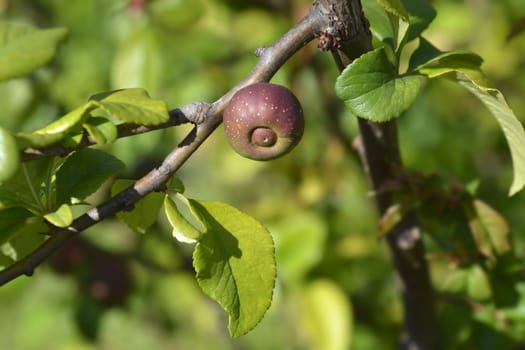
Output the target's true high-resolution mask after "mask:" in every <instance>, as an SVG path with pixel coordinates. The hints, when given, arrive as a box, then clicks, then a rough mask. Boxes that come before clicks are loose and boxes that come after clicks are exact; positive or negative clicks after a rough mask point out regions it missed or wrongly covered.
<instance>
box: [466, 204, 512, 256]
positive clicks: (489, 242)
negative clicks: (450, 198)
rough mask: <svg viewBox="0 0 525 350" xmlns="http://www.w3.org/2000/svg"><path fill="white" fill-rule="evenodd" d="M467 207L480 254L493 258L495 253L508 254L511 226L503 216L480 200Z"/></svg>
mask: <svg viewBox="0 0 525 350" xmlns="http://www.w3.org/2000/svg"><path fill="white" fill-rule="evenodd" d="M465 205H468V207H466V208H465V212H466V214H467V217H468V220H469V227H470V230H471V232H472V236H473V237H474V241H475V242H476V246H477V247H478V249H479V250H480V252H481V253H483V254H484V255H485V256H488V257H493V252H495V253H496V254H498V255H501V254H504V253H506V252H508V251H509V250H510V243H509V225H508V224H507V222H506V221H505V219H504V218H503V217H502V216H501V214H500V213H498V212H497V211H496V210H494V209H493V208H491V207H490V206H489V205H488V204H487V203H485V202H483V201H481V200H479V199H474V200H473V201H472V203H468V204H465Z"/></svg>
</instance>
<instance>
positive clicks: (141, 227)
mask: <svg viewBox="0 0 525 350" xmlns="http://www.w3.org/2000/svg"><path fill="white" fill-rule="evenodd" d="M133 183H134V181H132V180H122V179H119V180H116V181H115V183H114V184H113V186H112V187H111V195H112V196H114V195H116V194H117V193H119V192H120V191H122V190H124V189H126V188H128V187H129V186H131V185H133ZM163 198H164V195H163V194H162V193H158V192H152V193H149V194H147V195H146V196H144V197H143V198H141V199H140V200H139V201H137V202H136V203H135V206H134V207H133V210H131V211H129V212H124V211H120V212H118V213H117V217H118V218H119V219H120V220H122V221H123V222H124V223H125V224H126V225H128V227H129V228H130V229H132V230H133V231H135V232H136V233H139V234H144V233H146V232H147V230H148V229H149V228H150V227H151V225H153V224H154V223H155V221H157V217H158V216H159V211H160V207H161V206H162V200H163Z"/></svg>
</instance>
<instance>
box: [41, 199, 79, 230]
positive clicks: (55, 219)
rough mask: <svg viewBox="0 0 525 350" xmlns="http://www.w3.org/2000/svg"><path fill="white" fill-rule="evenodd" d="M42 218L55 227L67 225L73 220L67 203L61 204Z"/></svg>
mask: <svg viewBox="0 0 525 350" xmlns="http://www.w3.org/2000/svg"><path fill="white" fill-rule="evenodd" d="M44 218H45V219H46V220H47V221H49V222H50V223H51V224H53V225H55V226H57V227H68V226H69V225H71V223H72V222H73V212H72V211H71V207H70V206H69V205H67V204H62V205H61V206H60V207H58V209H57V210H56V211H54V212H52V213H48V214H46V215H44Z"/></svg>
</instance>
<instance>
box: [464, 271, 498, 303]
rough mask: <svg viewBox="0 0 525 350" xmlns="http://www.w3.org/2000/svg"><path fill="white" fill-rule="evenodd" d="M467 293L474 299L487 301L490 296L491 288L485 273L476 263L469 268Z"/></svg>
mask: <svg viewBox="0 0 525 350" xmlns="http://www.w3.org/2000/svg"><path fill="white" fill-rule="evenodd" d="M467 294H468V296H469V297H470V298H472V299H473V300H475V301H487V300H488V299H490V297H491V296H492V288H491V287H490V282H489V279H488V276H487V273H486V272H485V271H484V270H483V269H482V268H481V267H480V266H478V265H474V266H472V267H471V268H470V269H469V273H468V278H467Z"/></svg>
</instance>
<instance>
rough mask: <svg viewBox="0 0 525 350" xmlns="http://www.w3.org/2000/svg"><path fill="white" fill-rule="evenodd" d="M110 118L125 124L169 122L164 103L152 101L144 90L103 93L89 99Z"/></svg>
mask: <svg viewBox="0 0 525 350" xmlns="http://www.w3.org/2000/svg"><path fill="white" fill-rule="evenodd" d="M90 99H91V100H93V101H97V102H98V103H97V105H98V106H99V107H100V108H101V109H102V110H103V111H105V112H107V113H108V114H109V115H110V116H112V117H114V118H117V119H118V120H121V121H123V122H125V123H135V124H141V125H157V124H161V123H164V122H167V121H168V120H169V113H168V106H167V105H166V102H164V101H161V100H154V99H152V98H151V97H149V96H148V94H147V92H146V91H145V90H144V89H138V88H137V89H125V90H116V91H110V92H105V93H102V94H98V95H94V96H92V97H91V98H90Z"/></svg>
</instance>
